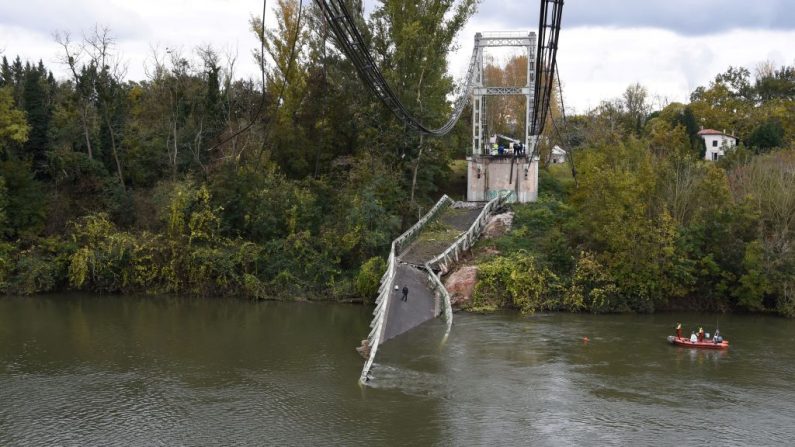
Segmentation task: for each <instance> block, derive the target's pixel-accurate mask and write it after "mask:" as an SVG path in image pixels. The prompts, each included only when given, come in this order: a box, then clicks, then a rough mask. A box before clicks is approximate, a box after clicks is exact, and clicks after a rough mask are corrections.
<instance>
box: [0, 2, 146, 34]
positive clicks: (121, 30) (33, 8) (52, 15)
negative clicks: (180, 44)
mask: <svg viewBox="0 0 795 447" xmlns="http://www.w3.org/2000/svg"><path fill="white" fill-rule="evenodd" d="M97 24H99V25H101V26H107V27H109V28H110V29H111V30H113V34H114V35H115V36H116V37H117V38H120V39H134V38H137V37H142V36H144V35H145V34H146V33H147V30H148V26H147V24H146V22H145V21H144V20H143V19H142V18H141V16H140V15H139V14H137V13H136V12H135V11H134V10H131V9H129V8H127V7H125V6H123V5H120V4H116V3H113V2H109V1H102V0H72V1H68V2H66V1H46V0H24V1H4V2H0V25H5V26H12V27H17V28H23V29H25V30H27V31H29V32H37V33H40V34H43V35H47V36H49V35H51V34H52V33H53V32H55V31H57V30H63V31H70V32H72V33H79V32H81V31H83V30H87V29H90V28H93V27H94V26H95V25H97Z"/></svg>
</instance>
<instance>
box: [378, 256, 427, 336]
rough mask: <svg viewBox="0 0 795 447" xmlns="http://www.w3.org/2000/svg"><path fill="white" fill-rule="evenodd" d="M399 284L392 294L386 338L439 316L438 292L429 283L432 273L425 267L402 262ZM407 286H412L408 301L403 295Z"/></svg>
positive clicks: (398, 278) (398, 277) (399, 270)
mask: <svg viewBox="0 0 795 447" xmlns="http://www.w3.org/2000/svg"><path fill="white" fill-rule="evenodd" d="M395 285H396V286H397V287H398V290H393V291H392V293H391V294H390V296H389V308H388V309H387V314H386V328H385V329H384V338H383V341H387V340H389V339H390V338H393V337H396V336H398V335H400V334H402V333H404V332H406V331H408V330H409V329H414V328H415V327H417V326H419V325H420V324H422V323H424V322H426V321H428V320H430V319H433V318H434V317H436V312H435V311H436V303H435V299H434V294H433V292H432V291H431V289H430V288H429V287H428V276H427V273H425V271H422V270H419V269H417V268H414V267H411V266H408V265H405V264H398V267H397V275H396V276H395ZM403 286H407V287H408V288H409V296H408V299H407V300H406V301H402V300H401V299H400V298H401V297H402V296H403V292H402V290H403ZM393 289H394V288H393Z"/></svg>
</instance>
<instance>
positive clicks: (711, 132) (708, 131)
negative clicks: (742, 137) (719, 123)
mask: <svg viewBox="0 0 795 447" xmlns="http://www.w3.org/2000/svg"><path fill="white" fill-rule="evenodd" d="M704 135H725V136H727V137H731V138H734V139H737V137H735V136H734V135H729V134H727V133H723V132H721V131H718V130H715V129H703V130H700V131H699V132H698V136H700V137H703V136H704Z"/></svg>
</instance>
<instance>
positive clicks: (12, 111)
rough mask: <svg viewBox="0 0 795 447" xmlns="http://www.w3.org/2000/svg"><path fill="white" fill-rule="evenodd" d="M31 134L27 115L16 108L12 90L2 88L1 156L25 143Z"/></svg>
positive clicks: (0, 91)
mask: <svg viewBox="0 0 795 447" xmlns="http://www.w3.org/2000/svg"><path fill="white" fill-rule="evenodd" d="M29 133H30V126H29V125H28V123H27V120H26V119H25V113H24V112H22V111H21V110H18V109H17V108H16V107H14V97H13V95H12V90H11V88H10V87H2V88H0V154H3V153H5V155H6V156H7V155H8V150H9V148H11V147H12V146H14V145H19V144H23V143H25V142H26V141H27V140H28V134H29Z"/></svg>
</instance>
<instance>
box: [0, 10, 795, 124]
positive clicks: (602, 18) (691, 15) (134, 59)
mask: <svg viewBox="0 0 795 447" xmlns="http://www.w3.org/2000/svg"><path fill="white" fill-rule="evenodd" d="M304 1H305V2H308V1H309V0H304ZM374 1H375V0H366V8H367V9H371V8H372V5H373V4H374ZM268 3H269V5H273V4H275V3H276V1H275V0H269V2H268ZM792 3H793V0H753V1H748V0H566V4H565V6H564V10H563V29H562V31H561V37H560V45H559V51H558V58H559V67H560V76H561V79H562V81H563V87H564V97H565V100H566V106H567V109H569V110H570V111H571V112H584V111H587V110H588V109H590V108H593V107H595V106H597V105H598V104H599V102H600V101H602V100H609V99H612V98H616V97H619V96H620V95H621V93H622V92H623V91H624V90H625V89H626V87H627V86H628V85H630V84H632V83H635V82H639V83H640V84H642V85H644V86H645V87H646V88H647V89H648V90H649V92H650V96H651V98H652V99H653V100H654V101H655V102H656V103H658V104H665V103H667V102H672V101H687V99H688V97H689V95H690V92H692V91H693V90H694V89H695V88H696V87H698V86H699V85H706V84H708V83H709V81H710V80H711V79H713V78H714V77H715V75H716V74H718V73H720V72H723V71H725V70H726V69H727V68H728V67H729V66H730V65H733V66H744V67H747V68H749V69H750V70H751V71H752V72H753V71H754V70H755V68H756V66H757V65H758V64H759V63H761V62H765V61H771V62H773V63H774V64H776V65H782V64H788V65H793V64H795V44H794V43H795V7H793V5H792ZM261 9H262V3H261V1H260V0H135V1H129V0H69V1H64V0H60V1H59V0H46V1H45V0H24V1H21V0H2V1H0V52H2V54H3V55H5V56H7V57H10V58H13V57H15V56H16V55H17V54H20V55H22V56H23V58H28V59H31V60H36V61H37V60H38V59H42V60H43V61H44V63H45V64H46V65H47V66H48V67H50V68H51V69H52V70H53V71H54V72H55V74H56V76H64V75H65V69H64V68H65V67H63V66H62V65H61V64H59V47H58V45H57V44H56V43H55V40H54V38H53V33H54V32H56V31H68V32H70V33H71V34H72V36H73V38H76V39H79V38H80V36H81V33H82V32H85V31H88V30H90V29H92V28H93V27H94V26H95V25H101V26H107V27H109V28H110V29H111V30H112V32H113V34H114V36H116V38H117V42H118V49H119V51H120V52H121V54H122V55H123V58H124V60H126V64H127V67H128V69H127V74H128V78H129V79H133V80H140V79H144V78H145V76H146V67H147V66H151V62H152V52H153V49H160V51H165V49H172V50H173V49H177V50H180V51H182V52H183V53H191V52H192V51H194V49H195V48H196V47H197V46H206V45H208V44H209V45H212V46H213V47H215V48H216V49H218V50H220V51H221V52H222V53H225V54H231V55H236V57H237V63H236V73H237V75H238V76H241V77H256V76H257V73H258V72H257V66H256V64H255V63H254V60H253V57H252V51H253V50H255V49H257V48H258V44H257V40H256V37H255V36H254V35H253V34H252V32H251V31H250V29H249V25H248V21H249V18H250V17H251V16H253V15H258V14H259V13H260V11H261ZM538 9H539V7H538V2H537V1H535V0H533V1H530V0H524V1H521V0H482V1H481V3H480V6H479V8H478V12H477V13H476V15H475V16H474V17H473V18H472V19H471V20H470V22H469V23H468V24H467V26H466V27H465V29H464V30H463V31H462V32H461V34H460V35H459V36H458V38H457V47H458V49H457V50H456V51H454V52H453V53H451V55H450V71H451V74H453V75H454V76H456V77H460V76H461V75H463V73H464V71H465V70H466V64H467V62H468V59H469V55H470V54H471V51H472V42H473V37H474V34H475V32H477V31H501V30H517V31H519V30H521V31H534V30H535V28H537V26H538ZM274 21H275V17H274V14H273V12H272V11H270V12H269V13H268V15H267V23H268V24H269V26H273V23H274Z"/></svg>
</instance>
